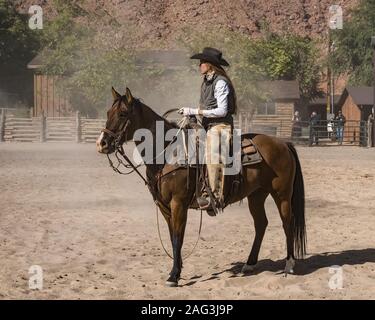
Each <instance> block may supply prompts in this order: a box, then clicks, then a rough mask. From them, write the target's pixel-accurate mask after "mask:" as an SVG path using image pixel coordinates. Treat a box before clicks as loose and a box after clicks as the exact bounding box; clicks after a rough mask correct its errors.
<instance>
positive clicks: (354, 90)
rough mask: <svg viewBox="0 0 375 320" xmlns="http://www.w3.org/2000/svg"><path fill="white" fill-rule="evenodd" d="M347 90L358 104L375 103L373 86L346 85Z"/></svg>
mask: <svg viewBox="0 0 375 320" xmlns="http://www.w3.org/2000/svg"><path fill="white" fill-rule="evenodd" d="M345 90H346V91H347V92H348V93H349V95H350V96H351V97H352V99H353V101H354V103H355V104H356V105H362V106H366V105H370V106H372V105H373V104H374V88H373V87H364V86H362V87H346V88H345ZM345 90H344V91H345Z"/></svg>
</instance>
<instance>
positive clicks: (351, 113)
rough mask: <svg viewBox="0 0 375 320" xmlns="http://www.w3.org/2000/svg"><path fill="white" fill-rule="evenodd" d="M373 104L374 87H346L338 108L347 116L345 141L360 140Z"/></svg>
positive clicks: (353, 141)
mask: <svg viewBox="0 0 375 320" xmlns="http://www.w3.org/2000/svg"><path fill="white" fill-rule="evenodd" d="M373 105H374V89H373V87H364V86H363V87H346V88H345V89H344V91H343V93H342V95H341V98H340V100H339V102H338V109H339V110H341V111H342V114H343V115H344V116H345V118H346V124H345V128H344V141H345V140H346V141H347V142H351V143H355V142H359V141H360V137H361V136H363V131H364V127H365V122H366V121H367V120H368V117H369V115H370V114H371V113H372V107H373Z"/></svg>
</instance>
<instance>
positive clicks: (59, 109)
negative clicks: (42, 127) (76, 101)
mask: <svg viewBox="0 0 375 320" xmlns="http://www.w3.org/2000/svg"><path fill="white" fill-rule="evenodd" d="M43 61H44V57H43V53H42V54H39V55H37V56H36V57H35V58H34V59H33V60H31V61H30V62H29V64H28V65H27V68H28V69H30V70H33V71H34V107H33V116H34V117H38V116H40V115H41V114H42V112H43V113H44V115H45V116H47V117H57V118H58V117H66V116H73V115H74V112H73V110H72V108H71V106H70V104H69V99H68V97H67V96H65V95H64V94H62V93H61V92H60V90H59V89H58V81H59V77H58V76H53V75H45V74H43V73H42V71H41V70H42V68H43V65H44V63H43Z"/></svg>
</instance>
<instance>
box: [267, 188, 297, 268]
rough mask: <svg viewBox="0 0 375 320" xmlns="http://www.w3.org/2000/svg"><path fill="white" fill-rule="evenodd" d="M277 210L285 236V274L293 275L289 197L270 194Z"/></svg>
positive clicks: (292, 244) (292, 241)
mask: <svg viewBox="0 0 375 320" xmlns="http://www.w3.org/2000/svg"><path fill="white" fill-rule="evenodd" d="M272 197H273V199H274V200H275V203H276V205H277V208H278V209H279V213H280V217H281V220H282V222H283V228H284V232H285V236H286V246H287V257H286V264H285V273H293V268H294V265H295V260H294V240H293V226H292V221H293V219H292V205H291V203H292V202H291V196H290V197H282V196H280V195H278V194H277V193H272Z"/></svg>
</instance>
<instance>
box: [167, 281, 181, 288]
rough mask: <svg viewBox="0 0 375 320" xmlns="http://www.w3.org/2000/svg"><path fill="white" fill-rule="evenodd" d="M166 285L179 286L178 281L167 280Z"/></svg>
mask: <svg viewBox="0 0 375 320" xmlns="http://www.w3.org/2000/svg"><path fill="white" fill-rule="evenodd" d="M165 285H166V286H167V287H170V288H175V287H178V282H174V281H167V282H166V283H165Z"/></svg>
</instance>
